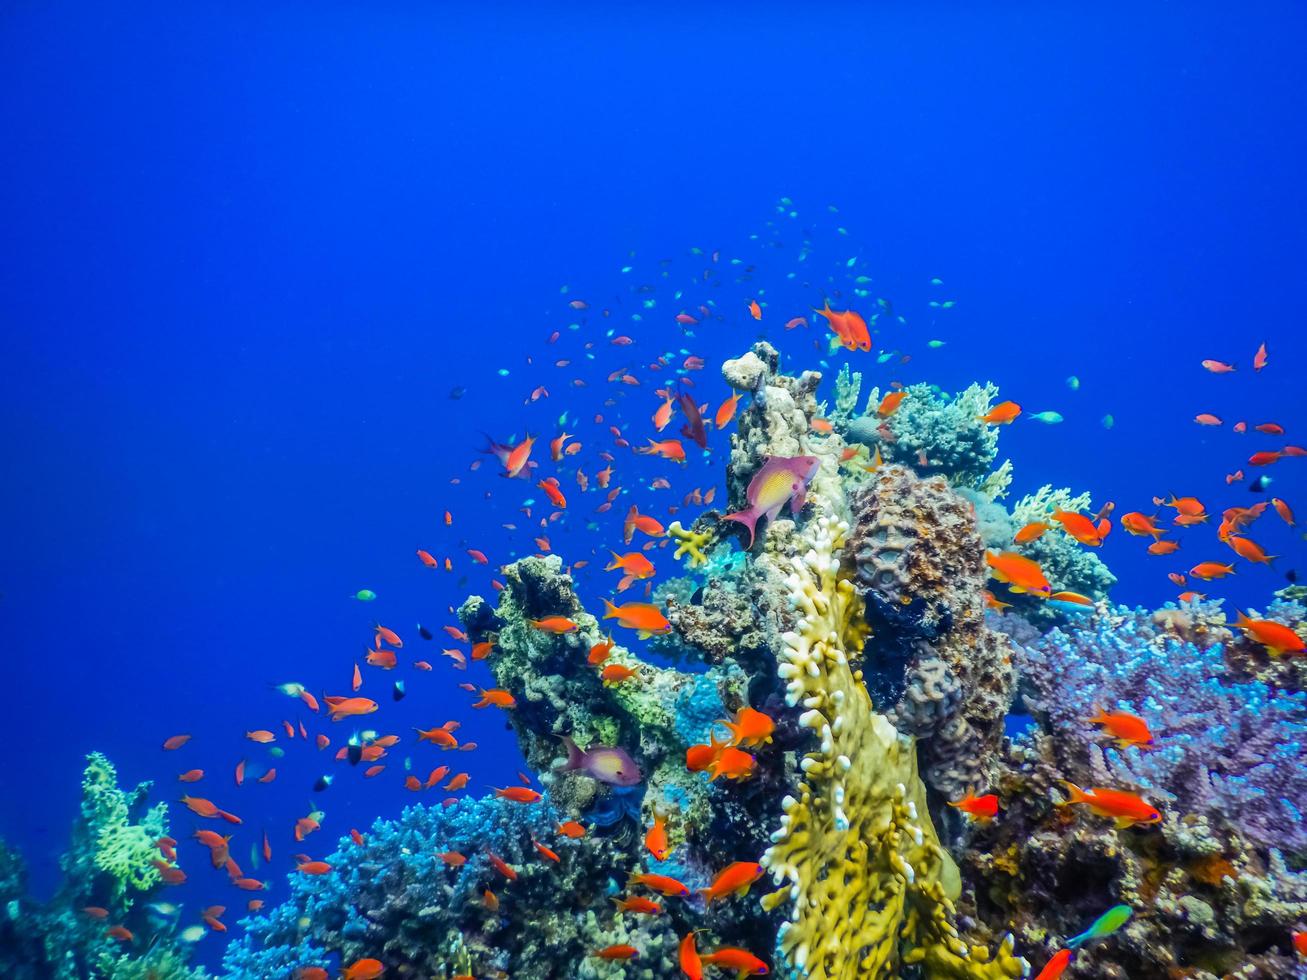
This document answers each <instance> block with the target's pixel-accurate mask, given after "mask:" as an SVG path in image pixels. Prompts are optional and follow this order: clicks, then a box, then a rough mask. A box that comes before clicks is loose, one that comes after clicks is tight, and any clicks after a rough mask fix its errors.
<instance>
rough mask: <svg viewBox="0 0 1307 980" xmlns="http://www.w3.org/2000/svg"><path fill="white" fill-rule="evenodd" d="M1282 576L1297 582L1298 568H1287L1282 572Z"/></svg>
mask: <svg viewBox="0 0 1307 980" xmlns="http://www.w3.org/2000/svg"><path fill="white" fill-rule="evenodd" d="M1284 577H1285V578H1286V579H1287V580H1288V581H1290V582H1297V581H1298V570H1297V569H1296V568H1291V569H1289V570H1288V571H1287V572H1285V573H1284Z"/></svg>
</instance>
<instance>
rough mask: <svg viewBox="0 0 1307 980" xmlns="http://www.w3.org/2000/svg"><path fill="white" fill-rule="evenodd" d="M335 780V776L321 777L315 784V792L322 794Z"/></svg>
mask: <svg viewBox="0 0 1307 980" xmlns="http://www.w3.org/2000/svg"><path fill="white" fill-rule="evenodd" d="M335 778H336V777H335V776H319V777H318V781H317V782H316V783H314V784H313V791H314V792H315V793H321V792H322V791H323V790H325V789H326V788H327V787H328V786H330V785H331V781H332V780H333V779H335Z"/></svg>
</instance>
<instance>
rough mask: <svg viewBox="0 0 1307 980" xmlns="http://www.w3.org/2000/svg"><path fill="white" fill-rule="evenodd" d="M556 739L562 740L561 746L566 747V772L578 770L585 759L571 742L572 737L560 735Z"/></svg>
mask: <svg viewBox="0 0 1307 980" xmlns="http://www.w3.org/2000/svg"><path fill="white" fill-rule="evenodd" d="M558 737H559V738H561V739H562V740H563V745H564V746H566V748H567V766H566V768H567V771H568V772H571V771H573V770H576V769H580V768H581V764H582V762H583V761H584V759H585V757H584V755H583V754H582V753H581V750H580V749H579V748H577V746H576V743H575V742H573V741H572V737H571V736H570V735H560V736H558Z"/></svg>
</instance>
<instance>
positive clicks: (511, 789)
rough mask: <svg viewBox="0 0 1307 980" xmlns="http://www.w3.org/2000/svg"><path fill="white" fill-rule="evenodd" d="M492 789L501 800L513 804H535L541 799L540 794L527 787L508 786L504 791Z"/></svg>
mask: <svg viewBox="0 0 1307 980" xmlns="http://www.w3.org/2000/svg"><path fill="white" fill-rule="evenodd" d="M491 788H492V789H494V790H495V795H496V796H497V797H499V798H500V799H501V800H510V801H511V802H513V803H534V802H536V800H538V799H540V794H539V793H537V792H536V791H535V790H533V789H528V788H527V787H525V786H507V787H505V788H503V789H498V788H495V787H491Z"/></svg>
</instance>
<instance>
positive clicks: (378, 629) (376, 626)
mask: <svg viewBox="0 0 1307 980" xmlns="http://www.w3.org/2000/svg"><path fill="white" fill-rule="evenodd" d="M372 630H373V632H374V633H375V634H376V635H375V637H374V639H375V640H376V644H377V649H378V650H380V649H381V644H382V643H383V642H385V643H389V644H390V645H391V646H392V647H395V648H396V649H399V648H401V647H403V646H404V641H403V640H401V639H400V638H399V634H398V633H396V632H395V631H394V630H392V629H387V628H386V627H384V626H382V625H381V624H380V623H373V624H372Z"/></svg>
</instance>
